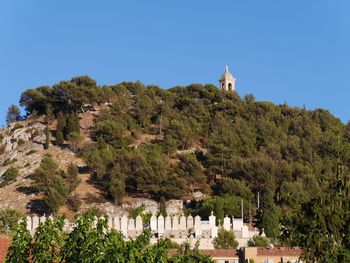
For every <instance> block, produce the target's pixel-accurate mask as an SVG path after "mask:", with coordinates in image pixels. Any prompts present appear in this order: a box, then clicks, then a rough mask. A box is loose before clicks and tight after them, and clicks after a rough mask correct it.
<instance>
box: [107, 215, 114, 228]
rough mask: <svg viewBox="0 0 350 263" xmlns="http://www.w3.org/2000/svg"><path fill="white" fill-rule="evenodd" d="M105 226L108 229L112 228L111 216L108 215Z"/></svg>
mask: <svg viewBox="0 0 350 263" xmlns="http://www.w3.org/2000/svg"><path fill="white" fill-rule="evenodd" d="M107 228H108V230H112V229H113V217H112V216H108V219H107Z"/></svg>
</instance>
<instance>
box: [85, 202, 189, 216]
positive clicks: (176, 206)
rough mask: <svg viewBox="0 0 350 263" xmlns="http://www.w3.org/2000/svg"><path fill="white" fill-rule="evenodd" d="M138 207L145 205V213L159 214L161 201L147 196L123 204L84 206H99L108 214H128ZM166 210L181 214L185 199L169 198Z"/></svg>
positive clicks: (88, 206)
mask: <svg viewBox="0 0 350 263" xmlns="http://www.w3.org/2000/svg"><path fill="white" fill-rule="evenodd" d="M138 207H143V208H144V210H143V213H145V214H148V213H150V214H152V215H157V214H158V211H159V203H158V202H156V201H154V200H151V199H147V198H134V199H133V200H132V201H131V202H129V203H127V204H122V205H121V206H117V205H112V204H111V203H104V204H95V205H93V206H91V205H85V206H83V207H82V208H83V209H89V208H99V209H101V210H102V211H103V212H105V213H107V214H113V215H119V216H122V215H125V214H128V213H129V212H130V211H131V210H133V209H136V208H138ZM166 211H167V214H168V215H181V214H182V213H183V201H182V200H175V199H174V200H169V201H168V202H166Z"/></svg>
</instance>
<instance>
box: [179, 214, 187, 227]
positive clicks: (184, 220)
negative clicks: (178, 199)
mask: <svg viewBox="0 0 350 263" xmlns="http://www.w3.org/2000/svg"><path fill="white" fill-rule="evenodd" d="M186 229H187V226H186V217H185V216H184V215H182V216H181V217H180V230H186Z"/></svg>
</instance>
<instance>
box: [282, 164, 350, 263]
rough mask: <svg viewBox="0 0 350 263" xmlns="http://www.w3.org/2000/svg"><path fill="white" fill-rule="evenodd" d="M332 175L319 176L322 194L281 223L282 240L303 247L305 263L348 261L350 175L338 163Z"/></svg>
mask: <svg viewBox="0 0 350 263" xmlns="http://www.w3.org/2000/svg"><path fill="white" fill-rule="evenodd" d="M335 174H336V175H335V176H334V177H323V178H322V179H321V180H320V181H319V184H320V185H322V187H323V189H324V191H323V192H322V193H320V194H318V195H317V196H316V197H315V198H313V199H312V200H310V201H309V202H306V203H303V204H302V205H301V207H300V209H299V210H298V211H296V212H295V213H294V214H293V216H292V217H290V218H288V221H287V222H285V228H284V237H285V239H286V240H288V241H289V242H290V244H291V245H298V246H301V247H303V248H304V250H303V254H302V259H304V260H307V262H318V263H336V262H350V235H349V234H350V173H349V170H348V169H347V168H346V167H345V166H344V165H341V164H338V166H337V169H336V171H335Z"/></svg>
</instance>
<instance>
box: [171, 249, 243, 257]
mask: <svg viewBox="0 0 350 263" xmlns="http://www.w3.org/2000/svg"><path fill="white" fill-rule="evenodd" d="M177 252H178V250H177V249H170V250H169V256H172V255H174V254H176V253H177ZM199 252H200V253H201V254H204V255H207V256H210V257H211V258H235V259H236V258H238V255H237V253H236V250H233V249H200V250H199Z"/></svg>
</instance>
